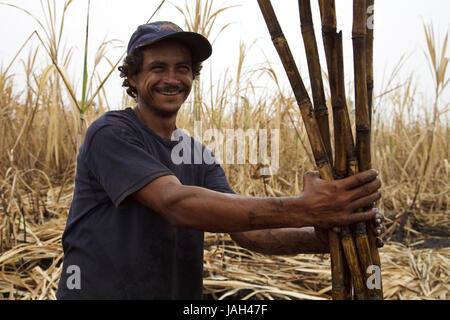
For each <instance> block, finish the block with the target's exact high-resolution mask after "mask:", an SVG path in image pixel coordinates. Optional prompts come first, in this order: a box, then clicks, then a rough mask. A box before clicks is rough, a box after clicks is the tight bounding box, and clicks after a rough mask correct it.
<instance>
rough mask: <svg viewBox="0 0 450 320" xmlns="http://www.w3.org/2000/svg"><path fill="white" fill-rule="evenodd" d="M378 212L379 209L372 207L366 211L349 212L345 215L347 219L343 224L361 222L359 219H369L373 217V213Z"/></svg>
mask: <svg viewBox="0 0 450 320" xmlns="http://www.w3.org/2000/svg"><path fill="white" fill-rule="evenodd" d="M378 212H379V211H378V209H377V208H373V209H370V210H367V211H362V212H355V213H351V214H349V215H348V216H347V219H346V220H347V221H346V222H345V225H347V224H353V223H356V222H361V221H368V220H371V219H373V218H374V217H375V215H376V214H377V213H378Z"/></svg>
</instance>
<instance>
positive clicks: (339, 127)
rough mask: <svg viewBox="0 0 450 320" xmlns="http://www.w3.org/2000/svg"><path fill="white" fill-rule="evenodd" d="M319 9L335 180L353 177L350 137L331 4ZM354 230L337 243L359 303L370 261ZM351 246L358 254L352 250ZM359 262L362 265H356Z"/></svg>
mask: <svg viewBox="0 0 450 320" xmlns="http://www.w3.org/2000/svg"><path fill="white" fill-rule="evenodd" d="M319 6H320V9H321V16H322V31H323V42H324V48H325V54H326V58H327V66H328V79H329V83H330V91H331V100H332V108H333V124H334V139H335V148H334V149H335V162H334V169H335V176H336V178H337V179H342V178H345V177H347V176H348V175H349V173H351V172H353V174H354V173H356V172H357V160H356V155H355V150H354V142H353V135H352V131H351V125H350V118H349V115H348V110H347V104H346V98H345V82H344V63H343V49H342V33H341V32H340V33H336V24H337V22H336V11H335V2H334V0H319ZM355 229H356V230H358V231H359V232H358V236H357V237H355V241H354V240H353V237H352V232H351V230H350V228H349V227H344V228H342V232H341V241H342V245H343V247H344V252H345V254H346V259H347V263H348V264H349V266H350V270H351V275H352V282H353V286H354V288H355V298H356V299H358V300H363V299H366V298H367V295H366V287H365V281H364V280H365V274H364V272H363V271H364V270H365V268H366V264H367V263H369V262H370V260H367V259H364V258H365V257H370V250H369V249H368V240H367V236H366V237H365V238H364V231H365V224H364V223H358V224H357V225H356V228H355ZM364 241H365V242H364ZM355 242H356V248H357V249H358V251H356V249H355ZM364 250H365V251H364ZM355 256H356V257H359V259H358V258H355ZM361 257H362V259H361ZM360 260H361V262H362V265H360ZM369 265H370V264H368V265H367V267H368V266H369Z"/></svg>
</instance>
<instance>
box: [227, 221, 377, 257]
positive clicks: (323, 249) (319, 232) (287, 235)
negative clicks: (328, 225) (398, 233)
mask: <svg viewBox="0 0 450 320" xmlns="http://www.w3.org/2000/svg"><path fill="white" fill-rule="evenodd" d="M383 222H384V216H383V214H382V213H381V212H378V213H377V214H376V215H375V217H374V219H373V221H372V223H373V224H374V226H375V228H374V230H373V231H374V235H375V236H376V245H377V247H378V248H381V247H383V245H384V242H383V239H382V237H381V234H382V233H383V232H384V225H383ZM334 229H337V231H338V229H339V228H334ZM230 235H231V238H232V239H233V240H234V241H235V242H237V244H239V245H240V246H242V247H244V248H247V249H250V250H253V251H256V252H259V253H262V254H271V255H296V254H302V253H329V252H330V246H329V242H328V230H326V229H320V228H313V227H306V228H299V229H297V228H282V229H266V230H256V231H247V232H234V233H230Z"/></svg>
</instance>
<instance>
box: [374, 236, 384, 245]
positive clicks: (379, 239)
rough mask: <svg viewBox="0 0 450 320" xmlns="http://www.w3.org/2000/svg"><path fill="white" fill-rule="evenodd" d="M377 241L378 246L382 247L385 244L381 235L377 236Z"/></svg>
mask: <svg viewBox="0 0 450 320" xmlns="http://www.w3.org/2000/svg"><path fill="white" fill-rule="evenodd" d="M375 242H376V245H377V248H382V247H383V246H384V242H383V239H381V238H380V237H377V239H376V241H375Z"/></svg>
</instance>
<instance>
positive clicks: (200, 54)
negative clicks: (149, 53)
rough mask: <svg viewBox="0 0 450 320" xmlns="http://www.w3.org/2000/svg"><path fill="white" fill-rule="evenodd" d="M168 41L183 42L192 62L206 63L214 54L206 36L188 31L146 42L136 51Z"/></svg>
mask: <svg viewBox="0 0 450 320" xmlns="http://www.w3.org/2000/svg"><path fill="white" fill-rule="evenodd" d="M166 39H177V40H180V41H181V42H183V43H184V44H185V45H187V46H188V47H189V48H190V50H191V53H192V60H194V61H196V62H201V61H205V60H206V59H208V58H209V57H210V56H211V53H212V47H211V44H210V43H209V41H208V39H206V38H205V37H204V36H202V35H201V34H199V33H195V32H188V31H182V32H175V33H172V34H169V35H167V36H164V37H161V38H158V39H156V40H152V41H149V42H144V43H142V44H140V45H139V46H136V48H135V49H137V48H140V47H145V46H148V45H151V44H154V43H157V42H159V41H162V40H166Z"/></svg>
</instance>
